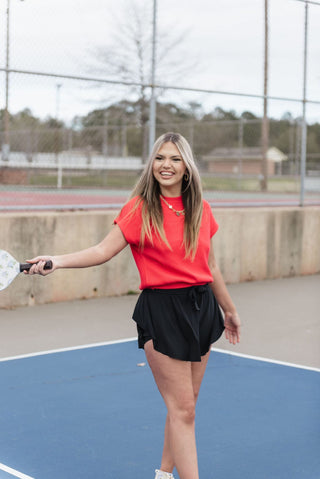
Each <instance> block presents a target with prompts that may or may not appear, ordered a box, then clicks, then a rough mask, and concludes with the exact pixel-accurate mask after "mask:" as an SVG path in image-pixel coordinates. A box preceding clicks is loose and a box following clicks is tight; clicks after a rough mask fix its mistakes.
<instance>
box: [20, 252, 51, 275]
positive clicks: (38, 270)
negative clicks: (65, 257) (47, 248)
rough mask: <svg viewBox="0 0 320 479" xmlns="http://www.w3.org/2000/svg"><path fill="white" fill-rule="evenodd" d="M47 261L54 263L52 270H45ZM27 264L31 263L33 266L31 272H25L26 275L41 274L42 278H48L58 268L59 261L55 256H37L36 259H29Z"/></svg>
mask: <svg viewBox="0 0 320 479" xmlns="http://www.w3.org/2000/svg"><path fill="white" fill-rule="evenodd" d="M47 261H51V262H52V268H51V269H44V266H45V264H46V262H47ZM27 263H31V264H32V266H31V268H30V269H29V271H24V273H25V274H30V275H33V274H40V275H41V276H47V275H48V274H50V273H53V272H54V271H55V270H56V269H57V268H58V264H57V260H56V258H55V257H54V256H36V257H35V258H32V259H28V260H27Z"/></svg>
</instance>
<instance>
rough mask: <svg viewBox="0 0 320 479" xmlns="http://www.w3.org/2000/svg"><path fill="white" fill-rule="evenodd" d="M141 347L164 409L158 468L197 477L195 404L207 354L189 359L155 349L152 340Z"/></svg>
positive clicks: (183, 477) (192, 478) (187, 477)
mask: <svg viewBox="0 0 320 479" xmlns="http://www.w3.org/2000/svg"><path fill="white" fill-rule="evenodd" d="M144 349H145V353H146V356H147V359H148V362H149V365H150V367H151V370H152V372H153V376H154V379H155V381H156V383H157V386H158V389H159V391H160V393H161V395H162V397H163V399H164V401H165V404H166V406H167V410H168V416H167V421H166V429H165V443H164V451H163V459H162V464H161V469H162V470H164V471H166V472H172V470H173V467H174V466H176V468H177V470H178V473H179V476H180V478H181V479H198V478H199V473H198V461H197V450H196V442H195V430H194V422H195V421H194V420H195V404H196V398H197V397H198V393H199V389H200V384H201V380H202V377H203V374H204V370H205V366H206V363H207V360H208V357H209V354H208V355H207V356H208V357H207V356H205V357H204V358H203V361H201V363H191V362H188V361H179V360H176V359H172V358H169V357H168V356H165V355H164V354H161V353H159V352H157V351H155V350H154V348H153V343H152V341H148V342H147V343H146V344H145V348H144Z"/></svg>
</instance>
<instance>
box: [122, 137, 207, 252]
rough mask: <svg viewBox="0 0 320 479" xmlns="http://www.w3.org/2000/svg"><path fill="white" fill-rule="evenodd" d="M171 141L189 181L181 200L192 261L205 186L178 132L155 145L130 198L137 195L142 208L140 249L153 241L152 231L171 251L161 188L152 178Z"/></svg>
mask: <svg viewBox="0 0 320 479" xmlns="http://www.w3.org/2000/svg"><path fill="white" fill-rule="evenodd" d="M168 142H171V143H173V144H174V145H175V146H176V147H177V148H178V150H179V152H180V154H181V157H182V160H183V162H184V163H185V166H186V173H187V175H185V176H187V177H189V178H188V179H187V180H186V179H185V177H184V179H183V182H182V191H181V194H182V201H183V207H184V211H185V220H184V234H183V245H184V247H185V252H186V254H185V257H191V259H192V260H193V259H194V257H195V254H196V251H197V246H198V238H199V231H200V224H201V218H202V209H203V203H202V186H201V180H200V175H199V171H198V168H197V166H196V164H195V161H194V158H193V154H192V151H191V148H190V145H189V143H188V142H187V140H186V139H185V138H184V137H183V136H182V135H180V134H179V133H170V132H169V133H165V134H163V135H161V136H160V137H159V138H158V139H157V140H156V142H155V144H154V146H153V149H152V152H151V154H150V157H149V160H148V162H147V164H146V166H145V168H144V170H143V172H142V174H141V177H140V179H139V180H138V182H137V184H136V186H135V188H134V189H133V191H132V194H131V198H133V197H135V196H138V201H137V203H136V206H137V207H138V205H139V204H140V202H141V201H143V205H142V228H141V237H140V246H141V248H143V246H144V242H145V237H147V238H148V239H149V240H150V241H151V242H152V232H154V233H155V234H156V235H158V236H159V237H160V238H161V239H162V240H163V241H164V242H165V244H166V245H167V246H168V247H169V248H170V249H171V247H170V245H169V243H168V240H167V238H166V235H165V231H164V228H163V214H162V208H161V201H160V194H161V191H160V185H159V183H158V181H157V180H156V179H155V178H154V176H153V171H152V167H153V161H154V159H155V157H156V155H157V154H158V151H159V150H160V148H161V147H162V145H163V144H164V143H168Z"/></svg>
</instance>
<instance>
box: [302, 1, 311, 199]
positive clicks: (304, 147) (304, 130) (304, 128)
mask: <svg viewBox="0 0 320 479" xmlns="http://www.w3.org/2000/svg"><path fill="white" fill-rule="evenodd" d="M304 8H305V10H304V52H303V99H302V122H301V160H300V206H304V193H305V176H306V156H307V123H306V103H307V99H306V92H307V56H308V13H309V10H308V8H309V4H308V2H305V6H304Z"/></svg>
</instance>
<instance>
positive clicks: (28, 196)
mask: <svg viewBox="0 0 320 479" xmlns="http://www.w3.org/2000/svg"><path fill="white" fill-rule="evenodd" d="M129 195H130V191H128V190H95V189H92V190H89V189H87V190H70V189H69V190H64V189H62V190H57V189H52V190H39V189H32V190H31V189H15V190H13V189H10V190H7V189H3V190H1V191H0V211H3V212H5V211H35V210H43V209H47V210H64V209H66V210H68V209H101V208H119V207H121V206H122V205H123V204H124V203H125V201H126V200H127V199H128V197H129ZM204 196H205V198H206V199H207V200H208V201H209V202H210V204H212V206H217V207H223V206H244V207H246V206H298V205H299V203H300V199H299V196H298V194H297V195H289V194H274V193H259V192H230V193H228V192H220V191H219V192H217V191H206V192H205V193H204ZM304 204H305V205H306V206H308V205H319V204H320V194H319V195H317V194H312V195H307V196H306V197H305V202H304Z"/></svg>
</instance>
